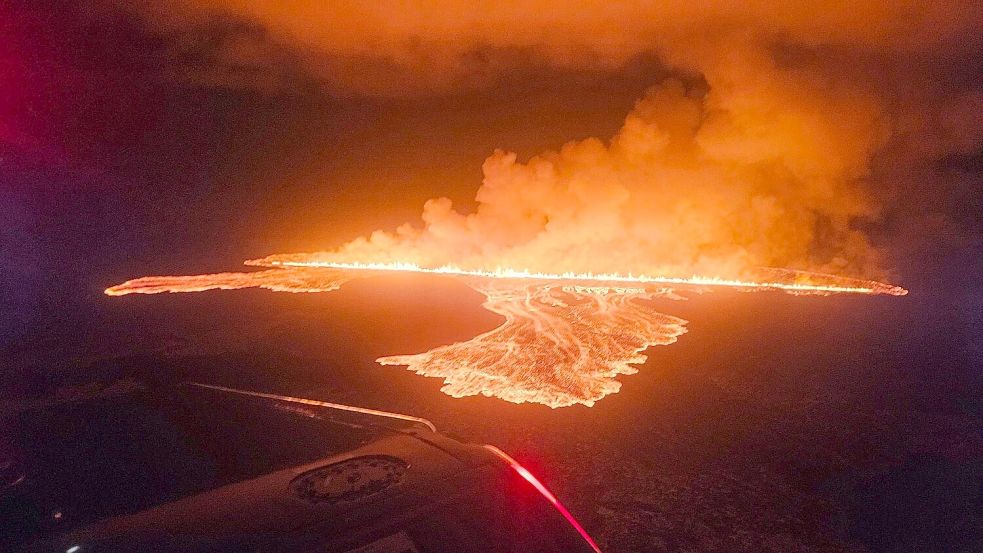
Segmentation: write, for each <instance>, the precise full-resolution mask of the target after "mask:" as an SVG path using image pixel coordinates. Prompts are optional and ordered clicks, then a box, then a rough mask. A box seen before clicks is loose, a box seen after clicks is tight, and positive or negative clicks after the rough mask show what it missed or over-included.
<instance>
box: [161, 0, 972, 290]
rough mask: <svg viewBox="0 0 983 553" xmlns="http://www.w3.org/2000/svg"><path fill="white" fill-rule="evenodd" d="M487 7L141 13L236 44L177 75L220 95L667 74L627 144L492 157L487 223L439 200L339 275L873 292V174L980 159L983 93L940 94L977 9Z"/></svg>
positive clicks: (956, 89)
mask: <svg viewBox="0 0 983 553" xmlns="http://www.w3.org/2000/svg"><path fill="white" fill-rule="evenodd" d="M495 4H496V5H495V6H493V7H483V8H480V9H479V8H474V7H471V3H467V2H455V1H448V2H440V3H431V4H427V6H425V7H420V6H415V5H414V6H413V7H412V9H411V8H410V7H409V6H406V5H405V3H402V2H332V3H331V4H330V6H328V7H326V6H325V5H324V4H323V3H320V2H302V3H299V4H298V3H291V4H290V5H289V6H285V5H284V4H282V3H280V2H274V1H256V0H250V1H245V0H208V1H197V2H196V1H192V0H171V1H167V2H150V3H149V5H145V6H144V13H145V14H149V15H150V19H149V20H150V21H153V22H154V23H155V25H158V26H160V27H161V29H164V32H165V33H170V34H174V35H176V36H179V37H183V36H187V35H186V34H182V31H181V30H182V29H183V30H186V29H189V28H191V29H196V28H202V27H208V26H212V27H214V28H219V29H224V30H223V31H222V32H216V33H213V38H214V40H212V41H210V42H209V44H210V46H209V48H208V49H206V51H205V52H204V54H203V51H202V46H201V43H200V41H192V42H190V43H182V42H181V41H180V40H178V41H176V46H175V48H176V49H177V50H178V51H180V52H182V53H183V54H187V53H188V52H191V53H194V54H196V55H197V56H198V57H197V58H195V57H194V56H191V57H190V58H189V57H188V56H187V55H185V56H184V57H183V58H182V59H198V60H199V61H200V60H202V59H204V60H205V61H206V62H207V63H198V64H186V65H183V66H180V67H177V68H175V71H176V73H180V74H183V75H184V76H185V77H186V78H192V79H199V80H205V81H208V82H214V81H222V80H225V81H227V82H231V81H236V80H238V81H241V82H240V83H239V84H243V83H244V84H247V85H248V84H251V83H252V84H256V85H257V86H278V83H280V82H282V81H289V80H290V79H291V78H293V77H294V76H296V75H303V76H305V78H310V79H312V80H313V81H316V82H318V83H321V84H323V85H324V86H325V87H327V89H329V90H332V91H334V92H336V93H337V92H339V91H341V92H344V91H347V92H349V93H370V94H383V95H399V94H419V93H427V92H432V91H435V90H438V91H440V90H448V89H453V88H458V87H475V86H481V85H482V83H486V82H489V81H491V80H493V79H496V78H499V77H501V76H502V75H506V74H508V72H509V70H510V69H512V68H514V67H518V66H523V67H536V66H561V67H577V68H609V69H610V68H616V67H618V66H619V65H620V64H623V63H625V62H626V61H627V60H630V59H632V58H633V57H634V56H638V55H641V54H655V55H658V56H659V57H660V58H661V59H663V60H664V62H665V64H666V65H667V66H668V67H671V68H674V69H673V71H674V72H675V74H676V75H677V77H673V78H668V79H665V80H662V81H661V82H658V83H653V84H654V86H653V87H652V88H651V89H650V90H649V91H648V93H647V94H646V95H645V97H644V98H642V99H640V100H639V101H638V102H637V104H636V106H635V108H634V109H633V110H632V111H631V113H629V114H628V116H627V118H626V119H625V122H624V125H623V127H622V128H621V130H620V131H619V132H618V133H617V135H615V136H614V137H610V138H609V139H607V138H608V137H605V139H598V138H590V139H586V140H579V141H575V142H570V143H568V144H566V145H564V146H563V147H562V148H560V149H559V150H558V151H555V152H546V153H543V154H541V155H538V156H536V157H533V158H532V159H529V160H519V159H517V157H516V155H515V154H512V153H508V152H507V151H497V152H495V153H494V154H493V155H491V157H489V158H488V159H487V160H486V161H485V164H484V167H483V170H484V180H483V182H482V183H481V186H480V188H479V189H478V192H477V196H476V199H477V203H478V206H477V209H476V210H475V211H474V212H473V213H461V212H459V211H457V210H455V209H454V207H453V206H452V205H451V202H450V201H449V200H448V199H446V198H438V199H434V200H431V201H429V202H427V204H426V205H425V206H424V210H423V216H422V220H423V223H422V226H421V225H411V224H407V225H404V226H402V227H400V228H398V229H396V230H395V231H393V232H383V231H378V232H375V233H373V234H371V235H370V236H368V237H366V238H361V239H357V240H355V241H353V242H351V243H348V244H346V245H344V246H342V247H341V248H339V249H337V250H335V251H332V252H326V253H320V254H317V255H316V257H317V258H323V259H325V260H331V261H366V262H386V261H408V262H416V263H419V264H421V265H428V266H434V265H444V264H455V265H459V266H462V267H466V268H475V267H479V268H494V267H498V266H502V267H512V268H522V269H530V270H543V271H564V270H571V271H599V272H608V271H612V272H629V271H630V272H635V273H639V272H644V273H647V274H676V275H679V274H683V275H688V274H693V273H700V274H712V275H722V276H737V275H741V274H743V273H745V272H747V271H748V270H751V269H753V268H756V267H760V266H781V267H790V268H796V269H807V270H814V271H822V272H833V273H840V274H852V275H857V276H861V275H862V276H868V277H878V276H880V275H879V273H880V267H879V263H878V254H877V251H876V250H875V249H874V248H872V247H871V246H870V244H869V241H868V238H867V237H865V235H864V233H863V232H861V231H860V230H858V229H859V228H862V227H863V224H864V222H865V221H869V220H871V219H873V218H876V217H877V216H878V212H879V209H880V205H879V202H878V201H877V200H878V199H880V198H881V197H882V196H884V194H881V193H879V191H878V187H876V186H871V185H870V183H869V181H870V180H872V179H873V178H874V177H873V176H872V173H871V172H872V169H874V168H875V166H877V165H878V161H879V162H880V165H881V166H882V167H883V166H889V165H890V163H889V162H888V163H885V161H884V159H890V158H889V157H885V156H889V155H890V152H895V153H897V152H904V155H902V154H897V155H898V156H899V157H904V158H905V159H908V160H909V165H910V160H911V159H925V158H938V157H939V156H944V155H946V153H947V152H949V151H952V150H953V149H955V150H957V151H960V152H963V151H968V152H974V151H978V149H979V147H980V144H981V139H983V133H981V132H980V125H979V120H978V119H979V113H980V111H981V110H980V109H979V108H980V106H981V98H983V96H981V94H980V93H979V90H978V87H974V86H973V85H972V84H969V85H964V86H956V85H953V83H947V84H946V85H945V86H938V85H937V83H935V81H933V77H934V76H936V75H944V74H945V71H946V69H945V68H944V67H943V65H944V63H943V61H944V60H945V59H955V60H959V59H972V53H973V52H976V51H978V50H979V38H978V37H977V36H976V35H977V33H976V32H975V29H977V28H978V24H979V22H980V21H979V20H980V14H979V13H978V11H979V10H974V9H973V6H972V4H971V3H966V4H959V3H942V4H938V3H933V2H921V3H920V2H897V3H892V2H888V3H879V4H877V5H871V4H865V5H856V4H846V5H840V6H832V7H831V6H828V5H827V3H823V2H815V3H813V2H806V3H797V4H795V5H794V6H790V5H788V4H784V3H783V4H773V3H769V2H756V3H750V4H749V3H738V4H726V3H725V4H720V3H713V4H712V5H711V6H710V7H707V6H699V5H697V4H694V3H691V2H675V3H674V2H669V3H665V2H660V3H648V2H644V3H639V5H637V6H627V7H620V5H618V6H615V5H612V4H610V3H606V2H588V3H586V4H583V5H578V6H566V7H564V8H557V7H556V6H555V5H551V4H553V3H543V5H537V4H536V3H535V2H522V3H495ZM202 56H204V57H202ZM688 76H692V77H688ZM260 81H261V82H260ZM950 108H951V109H950ZM954 113H964V114H968V120H967V117H959V116H953V114H954ZM503 146H507V145H503ZM913 152H914V153H913ZM421 155H425V152H421ZM878 156H881V157H878ZM881 178H883V176H882V177H881ZM284 257H289V256H280V258H281V259H282V258H284ZM304 257H305V259H310V256H309V255H307V256H304Z"/></svg>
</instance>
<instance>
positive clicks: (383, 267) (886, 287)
mask: <svg viewBox="0 0 983 553" xmlns="http://www.w3.org/2000/svg"><path fill="white" fill-rule="evenodd" d="M251 263H252V264H256V265H266V264H268V265H272V266H277V267H307V268H310V267H320V268H325V269H340V270H345V271H349V270H351V271H404V272H414V273H432V274H441V275H458V276H474V277H484V278H504V279H529V280H553V281H559V280H562V281H592V282H617V283H626V284H689V285H695V286H726V287H731V288H754V289H762V288H771V289H775V290H784V291H786V292H805V293H809V292H816V293H832V294H890V295H892V296H904V295H906V294H907V293H908V291H907V290H905V289H904V288H901V287H900V286H893V285H890V284H884V283H880V282H876V281H872V280H859V279H848V278H841V277H832V276H828V275H812V274H809V273H801V274H803V275H806V276H807V278H811V279H815V278H826V279H835V280H837V281H841V282H848V283H849V284H826V283H816V282H780V281H773V282H769V281H760V282H759V281H747V280H733V279H726V278H720V277H707V276H699V275H693V276H690V277H685V278H683V277H669V276H645V275H632V274H627V275H624V274H618V273H572V272H565V273H537V272H530V271H526V270H517V269H508V268H504V269H503V268H499V269H495V270H494V271H488V270H473V269H462V268H460V267H455V266H452V265H447V266H444V267H436V268H429V267H421V266H419V265H416V264H413V263H339V262H330V261H276V260H273V261H264V260H257V261H254V262H251Z"/></svg>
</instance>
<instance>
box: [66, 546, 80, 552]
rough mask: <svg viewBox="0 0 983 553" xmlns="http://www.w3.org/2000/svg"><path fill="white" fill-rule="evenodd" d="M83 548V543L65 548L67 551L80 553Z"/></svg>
mask: <svg viewBox="0 0 983 553" xmlns="http://www.w3.org/2000/svg"><path fill="white" fill-rule="evenodd" d="M81 550H82V546H81V545H73V546H71V547H69V548H68V549H66V550H65V553H78V552H79V551H81Z"/></svg>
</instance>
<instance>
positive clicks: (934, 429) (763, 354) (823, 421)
mask: <svg viewBox="0 0 983 553" xmlns="http://www.w3.org/2000/svg"><path fill="white" fill-rule="evenodd" d="M956 297H957V298H959V297H962V296H959V295H957V296H956ZM480 300H481V298H480V296H479V295H477V294H476V293H474V292H473V291H471V290H470V289H468V288H466V287H465V286H463V285H461V284H459V283H457V282H455V281H453V280H451V279H447V278H439V277H413V276H396V277H383V278H374V279H366V280H359V281H354V282H352V283H350V284H348V285H347V286H345V287H344V288H343V289H342V290H340V291H337V292H334V293H330V294H317V295H308V294H300V295H293V294H277V293H272V292H267V291H261V290H247V291H236V292H208V293H203V294H179V295H178V294H175V295H158V296H128V297H124V298H109V297H104V296H100V295H99V294H98V291H97V290H96V291H94V293H93V294H91V296H89V297H88V299H87V300H86V302H87V303H88V304H89V306H90V310H89V311H88V312H87V313H79V312H74V310H73V312H72V313H66V316H65V317H64V320H62V321H58V320H57V319H55V318H52V319H51V325H52V328H47V329H44V328H39V329H37V330H35V331H34V332H33V333H32V334H30V335H28V336H26V337H22V338H21V339H19V340H17V341H16V342H14V343H12V344H11V345H10V346H8V347H7V350H6V351H5V352H4V355H3V357H4V359H5V364H7V369H8V370H7V372H5V374H6V375H7V378H6V382H5V383H6V385H7V386H8V388H16V389H17V390H16V391H17V395H21V396H24V395H37V394H40V393H43V392H46V393H50V391H51V390H53V389H57V388H59V387H60V388H61V389H62V392H63V393H64V392H65V391H66V390H68V388H66V386H72V385H74V386H81V385H85V384H86V383H91V382H93V381H97V382H101V383H103V384H108V383H111V382H113V381H115V380H117V379H119V378H123V377H132V376H136V377H138V378H142V379H145V380H154V379H163V380H171V379H177V378H195V379H199V380H205V381H209V382H215V383H220V384H225V385H231V386H239V387H244V388H251V389H258V390H264V391H274V392H281V393H291V394H297V395H304V396H309V397H315V398H320V399H327V400H333V401H342V402H348V403H352V404H356V405H363V406H368V407H378V408H383V409H389V410H395V411H402V412H406V413H411V414H415V415H419V416H424V417H427V418H430V419H431V420H433V421H434V422H435V423H436V424H437V426H438V427H439V428H441V429H442V430H444V431H446V432H449V433H452V434H456V435H458V436H460V437H462V438H464V439H466V440H470V441H476V442H483V443H492V444H495V445H498V446H500V447H502V448H503V449H505V450H506V451H509V452H511V453H513V454H514V455H515V456H516V457H517V458H518V459H519V461H520V462H522V463H523V464H525V465H526V466H528V467H530V469H531V470H532V471H533V472H534V473H536V474H538V475H540V477H541V478H542V480H544V482H546V483H547V485H549V486H550V487H551V488H552V489H553V490H554V492H555V493H556V494H557V495H558V496H559V497H560V498H561V500H564V501H565V502H566V503H567V505H568V507H569V508H570V509H571V511H572V512H573V513H574V514H575V515H576V516H578V517H579V518H580V519H581V521H582V522H583V523H584V525H585V526H586V527H587V529H588V530H589V531H590V532H592V534H593V535H594V536H595V537H596V538H597V539H598V541H599V542H600V544H601V545H602V546H603V547H604V548H605V550H606V551H940V552H941V551H967V552H968V551H983V546H981V545H980V544H981V543H983V516H981V514H980V513H981V512H983V400H981V399H980V398H981V397H983V395H981V393H980V392H981V391H983V386H981V379H980V376H979V367H978V366H974V364H973V361H972V360H973V359H974V357H973V355H974V352H975V350H974V349H973V347H974V346H975V344H976V342H975V341H974V340H973V337H972V336H969V335H966V334H963V332H966V331H967V328H966V327H965V326H964V325H965V319H963V318H960V317H959V316H954V314H953V313H952V312H946V310H943V309H938V308H937V307H938V306H943V305H947V303H946V302H948V301H950V300H949V298H948V297H947V296H940V295H935V294H934V293H933V292H931V291H930V290H922V291H920V290H919V289H918V288H913V290H912V294H911V295H909V296H908V297H903V298H894V297H845V296H844V297H829V298H816V297H793V296H788V295H783V294H777V293H760V294H748V293H737V292H715V293H711V294H706V295H703V296H697V297H693V298H692V299H690V301H687V302H671V301H667V302H665V305H664V306H663V308H664V310H665V311H666V312H667V313H670V314H673V315H678V316H681V317H683V318H686V319H688V320H689V321H690V324H689V326H688V328H689V332H688V333H687V334H685V335H684V336H682V337H681V339H680V340H679V342H678V343H677V344H675V345H672V346H668V347H657V348H654V349H651V350H649V361H648V362H647V363H646V364H645V365H644V366H642V367H641V370H640V372H639V374H637V375H633V376H627V377H622V378H621V381H622V382H623V384H624V386H623V388H622V391H621V392H620V393H619V394H615V395H612V396H609V397H607V398H605V399H603V400H601V401H599V402H598V403H597V404H596V405H595V407H593V408H586V407H582V406H576V407H571V408H565V409H557V410H551V409H548V408H546V407H543V406H540V405H528V404H526V405H513V404H510V403H506V402H503V401H501V400H497V399H489V398H483V397H477V398H464V399H454V398H451V397H449V396H446V395H444V394H442V393H440V392H439V387H440V383H439V381H438V380H436V379H429V378H424V377H420V376H417V375H414V374H412V373H410V372H408V371H405V370H403V369H402V368H399V367H381V366H378V365H376V364H374V363H373V361H372V360H373V359H375V358H376V357H378V356H380V355H384V354H395V353H415V352H418V351H423V350H425V349H427V348H431V347H433V346H436V345H439V344H442V343H448V342H450V341H454V340H462V339H467V338H469V337H471V336H473V335H474V334H476V333H478V332H481V331H483V330H485V329H488V328H491V327H492V326H494V325H495V324H496V323H497V320H496V316H495V315H493V314H491V313H488V312H485V311H483V310H482V309H481V308H480V306H479V305H480ZM949 307H950V308H951V307H952V306H951V305H950V306H949ZM956 315H958V314H956ZM76 317H80V318H84V319H85V320H87V321H88V322H87V324H85V325H84V327H79V326H73V325H71V324H69V323H70V321H71V320H72V319H74V318H76ZM59 325H65V327H66V328H74V329H75V330H74V331H73V332H65V331H64V330H60V331H59V332H60V335H59V334H58V333H56V332H55V331H56V329H57V327H58V326H59ZM42 352H44V353H46V355H41V353H42ZM44 367H49V369H47V370H46V369H44ZM51 367H56V368H51ZM89 391H91V388H90V389H89ZM83 393H85V392H83ZM8 397H12V396H8Z"/></svg>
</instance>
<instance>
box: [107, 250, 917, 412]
mask: <svg viewBox="0 0 983 553" xmlns="http://www.w3.org/2000/svg"><path fill="white" fill-rule="evenodd" d="M247 263H248V264H250V265H261V266H266V267H272V268H267V269H265V270H259V271H255V272H241V273H217V274H208V275H192V276H154V277H143V278H138V279H134V280H130V281H127V282H124V283H123V284H120V285H118V286H114V287H112V288H109V289H107V290H106V294H108V295H111V296H121V295H126V294H156V293H161V292H201V291H204V290H212V289H223V290H230V289H239V288H250V287H259V288H266V289H269V290H273V291H280V292H328V291H331V290H336V289H338V288H339V287H341V286H342V285H343V284H344V283H346V282H348V281H349V280H352V279H354V278H358V277H360V276H369V275H372V274H379V273H382V272H387V271H389V272H392V271H410V272H420V273H436V274H443V275H449V276H451V277H454V278H459V279H461V280H462V281H463V282H464V283H465V284H467V285H468V286H470V287H471V288H473V289H475V290H477V291H478V292H480V293H481V294H483V295H484V296H485V298H486V299H485V302H484V304H483V306H484V307H485V308H486V309H488V310H489V311H492V312H494V313H496V314H498V315H501V316H502V317H504V318H505V321H504V322H503V323H502V324H501V325H499V326H498V327H497V328H494V329H492V330H490V331H488V332H485V333H483V334H480V335H478V336H475V337H474V338H472V339H470V340H467V341H464V342H458V343H454V344H450V345H446V346H440V347H437V348H434V349H432V350H430V351H426V352H423V353H418V354H411V355H392V356H386V357H381V358H379V359H377V362H378V363H380V364H382V365H405V366H406V367H408V369H409V370H411V371H414V372H416V373H417V374H421V375H424V376H430V377H437V378H442V379H443V380H444V386H443V387H442V388H441V391H443V392H444V393H446V394H448V395H451V396H453V397H465V396H473V395H479V394H480V395H485V396H489V397H497V398H500V399H504V400H506V401H510V402H513V403H524V402H534V403H541V404H543V405H547V406H549V407H554V408H555V407H565V406H569V405H574V404H583V405H587V406H593V405H594V403H595V402H596V401H597V400H599V399H601V398H603V397H604V396H606V395H608V394H612V393H616V392H617V391H618V390H619V389H620V388H621V382H619V381H618V380H616V378H617V376H618V375H621V374H634V373H636V372H638V369H636V368H634V367H632V366H631V365H637V364H641V363H643V362H644V361H645V359H646V358H645V355H643V353H642V352H644V351H645V350H646V349H647V348H648V347H650V346H655V345H668V344H671V343H673V342H675V341H676V339H677V337H678V336H680V335H681V334H683V333H684V332H685V331H686V330H685V325H686V321H685V320H683V319H679V318H676V317H672V316H670V315H666V314H663V313H660V312H658V311H657V310H656V309H655V308H654V307H653V303H652V302H651V301H650V300H653V299H659V298H663V299H684V298H682V297H681V296H679V295H677V294H676V293H675V291H676V290H692V289H698V290H704V289H709V288H710V287H728V288H736V289H743V290H767V289H772V290H780V291H784V292H788V293H793V294H844V293H849V294H889V295H904V294H906V293H907V290H905V289H903V288H900V287H897V286H892V285H888V284H883V283H879V282H874V281H866V280H856V279H847V278H842V277H834V276H828V275H817V274H812V273H803V272H798V271H788V270H776V269H771V270H766V271H764V272H763V278H762V279H761V280H748V281H740V280H729V279H720V278H707V277H699V276H695V277H691V278H676V277H648V276H637V275H618V274H599V275H595V274H571V273H557V274H549V273H530V272H527V271H517V270H510V269H498V270H495V271H483V270H465V269H460V268H457V267H440V268H422V267H419V266H416V265H412V264H406V263H393V264H362V263H331V262H324V261H304V260H289V259H287V260H284V259H275V258H272V259H271V258H267V259H262V260H256V261H250V262H247Z"/></svg>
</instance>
